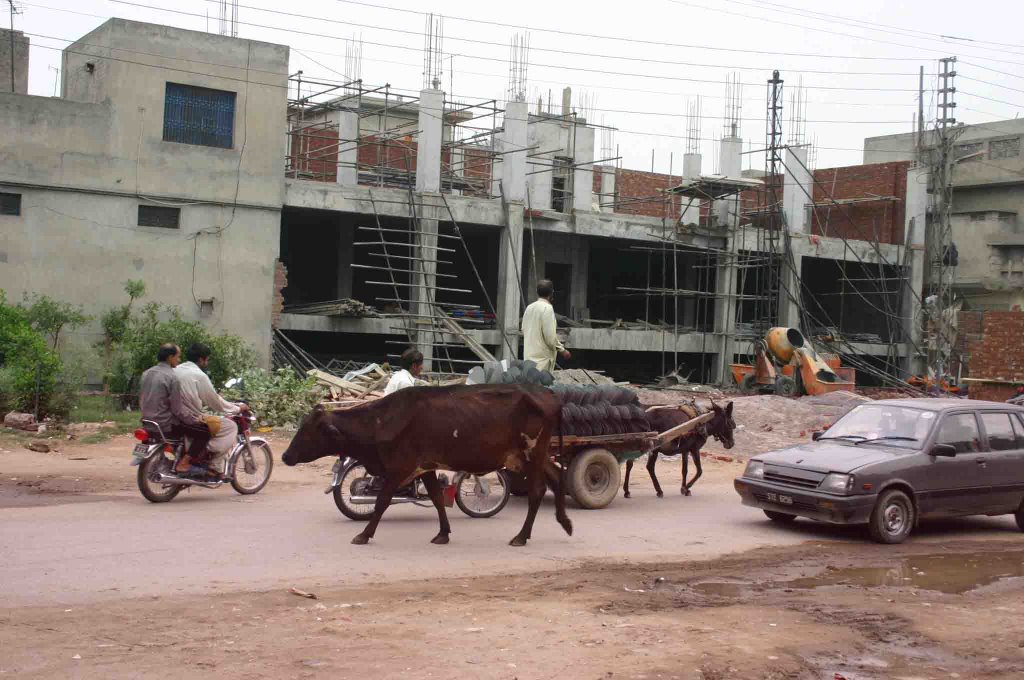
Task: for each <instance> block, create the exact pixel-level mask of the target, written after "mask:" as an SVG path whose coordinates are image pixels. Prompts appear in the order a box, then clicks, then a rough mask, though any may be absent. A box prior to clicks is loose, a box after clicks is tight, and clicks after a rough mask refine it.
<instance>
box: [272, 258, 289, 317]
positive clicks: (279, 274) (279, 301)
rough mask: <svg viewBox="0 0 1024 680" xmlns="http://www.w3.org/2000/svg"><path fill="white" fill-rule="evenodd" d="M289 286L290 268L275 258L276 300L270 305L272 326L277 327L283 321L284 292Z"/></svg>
mask: <svg viewBox="0 0 1024 680" xmlns="http://www.w3.org/2000/svg"><path fill="white" fill-rule="evenodd" d="M287 287H288V268H287V267H285V266H284V262H281V260H274V300H273V302H272V303H271V305H270V327H271V328H277V326H278V324H279V323H280V322H281V310H282V309H284V293H282V292H281V291H283V290H284V289H285V288H287Z"/></svg>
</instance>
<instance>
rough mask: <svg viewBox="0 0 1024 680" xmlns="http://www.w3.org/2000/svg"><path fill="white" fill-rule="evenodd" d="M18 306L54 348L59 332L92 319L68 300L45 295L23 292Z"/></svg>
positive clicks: (79, 325) (82, 324)
mask: <svg viewBox="0 0 1024 680" xmlns="http://www.w3.org/2000/svg"><path fill="white" fill-rule="evenodd" d="M20 307H21V308H22V309H23V310H25V318H26V319H28V322H29V323H30V324H31V325H32V328H34V329H35V330H37V331H39V332H40V333H42V334H43V335H45V336H48V337H49V339H50V342H51V345H50V346H51V347H52V348H53V349H54V350H56V349H58V347H59V346H60V332H61V331H62V330H64V328H65V327H67V328H80V327H81V326H84V325H85V324H87V323H89V322H90V321H92V317H91V316H89V315H88V314H86V313H85V312H84V311H83V310H82V306H81V305H79V306H77V307H76V306H75V305H72V304H71V303H68V302H60V301H58V300H54V299H53V298H51V297H49V296H47V295H38V294H34V295H31V296H29V295H28V294H27V293H26V294H25V299H24V301H23V302H22V303H21V305H20Z"/></svg>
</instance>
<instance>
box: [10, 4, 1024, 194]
mask: <svg viewBox="0 0 1024 680" xmlns="http://www.w3.org/2000/svg"><path fill="white" fill-rule="evenodd" d="M15 4H16V6H18V8H19V10H20V13H19V14H17V15H16V16H15V17H14V27H15V29H17V30H21V31H24V32H25V33H28V34H30V35H29V37H30V40H31V42H32V49H31V52H30V72H29V93H30V94H35V95H40V96H53V94H54V92H55V91H56V92H59V91H60V88H59V81H58V80H57V79H58V78H59V73H57V71H56V70H57V69H58V68H59V66H60V51H59V50H60V48H63V47H64V46H66V45H67V44H68V42H69V41H71V40H74V39H76V38H78V37H80V36H82V35H83V34H85V33H87V32H88V31H90V30H92V29H93V28H95V27H96V26H98V25H100V24H101V23H103V22H104V21H105V20H106V19H108V18H110V17H122V18H125V19H133V20H138V21H148V22H153V23H161V24H167V25H171V26H177V27H180V28H188V29H192V30H199V31H207V30H209V31H211V32H217V31H218V28H219V26H218V24H219V21H218V17H219V2H218V1H217V0H175V1H174V2H166V0H164V2H158V1H157V0H131V2H116V1H114V0H39V1H38V2H37V1H36V0H15ZM239 5H240V7H239V25H238V36H239V37H241V38H251V39H255V40H263V41H267V42H274V43H280V44H285V45H289V46H290V47H291V48H292V49H291V63H290V71H291V72H292V73H294V72H296V71H298V70H300V69H301V70H302V71H303V73H304V77H305V78H321V79H323V80H328V81H332V82H336V81H340V80H342V79H343V74H344V71H345V57H344V55H345V52H346V45H347V41H349V40H352V39H361V40H362V55H363V60H362V71H361V75H362V78H363V82H364V84H366V85H369V86H377V85H384V84H385V83H388V84H390V85H391V86H392V87H393V88H395V91H397V92H400V93H403V94H408V95H415V94H416V93H417V92H418V91H419V90H420V89H421V88H422V87H423V75H422V74H423V61H424V59H423V54H424V53H423V44H424V39H423V32H424V25H425V19H426V17H425V13H427V12H434V13H435V14H438V15H443V16H444V20H443V21H444V23H443V41H442V43H441V45H442V53H443V55H444V56H443V61H442V64H443V74H442V82H443V85H442V88H443V89H445V90H447V91H448V92H450V93H453V94H454V95H455V97H457V98H458V99H459V100H461V101H464V102H467V103H478V102H484V101H487V100H498V101H499V102H503V101H504V99H505V98H506V97H507V94H506V91H507V88H508V73H509V63H508V62H509V41H510V40H511V38H512V36H513V35H515V34H517V33H523V32H528V35H529V38H528V39H529V46H530V50H529V59H528V61H529V65H528V69H527V83H528V85H527V92H528V100H529V101H530V102H532V106H531V110H532V108H534V107H536V101H537V98H538V96H540V97H542V98H543V99H544V100H547V98H548V93H549V92H551V93H552V98H553V99H554V102H555V106H556V108H557V106H558V105H559V104H560V102H561V90H562V88H563V87H564V86H570V87H572V91H573V102H574V105H577V106H579V105H581V104H582V103H585V102H589V103H590V108H591V109H592V112H591V113H590V114H589V120H590V121H591V122H594V123H599V124H601V125H604V126H608V127H614V128H616V132H615V133H614V148H616V149H617V152H616V153H617V154H618V155H620V156H621V158H622V161H621V162H622V166H623V167H626V168H633V169H639V170H650V169H652V157H653V168H654V170H655V171H657V172H669V171H670V169H671V170H672V171H673V172H674V173H676V174H678V173H679V172H680V170H681V167H682V156H683V153H684V152H685V151H686V135H687V119H686V113H687V111H688V110H689V108H690V106H691V105H692V104H694V103H695V101H696V100H697V98H698V97H699V98H700V107H701V112H702V118H701V123H700V134H699V135H698V138H699V139H700V142H699V148H700V151H701V153H702V154H703V171H704V173H705V174H710V173H711V172H714V171H715V170H716V167H715V164H716V156H717V153H716V152H715V150H716V148H717V144H716V142H715V140H716V139H718V138H720V137H721V136H722V130H723V122H724V119H723V116H724V108H725V94H726V84H725V83H726V80H727V79H729V78H731V77H738V79H739V81H740V82H741V83H742V88H741V91H742V110H741V114H740V116H741V119H742V120H741V125H740V135H741V137H743V139H744V141H745V147H746V148H747V149H748V150H751V151H752V153H749V154H747V155H745V156H744V168H748V167H752V168H758V169H763V166H764V155H763V154H758V153H756V150H757V149H763V148H764V145H765V127H766V126H765V106H766V105H765V94H766V90H767V85H766V81H767V80H768V79H769V78H771V77H772V71H773V70H776V69H777V70H778V71H779V72H780V77H781V78H782V79H784V81H785V84H784V94H783V100H784V109H783V118H784V120H785V124H786V127H785V137H784V140H785V141H787V142H788V141H790V140H791V138H792V137H793V132H794V127H795V126H794V125H793V123H792V120H791V119H792V118H793V113H794V109H795V107H794V106H792V105H791V98H792V97H793V96H794V92H795V91H796V89H797V86H798V85H801V84H802V86H803V96H804V98H805V99H806V102H807V103H806V107H805V109H806V114H805V118H806V123H805V126H804V127H805V133H804V135H803V137H802V139H800V140H795V141H804V142H814V144H815V147H816V149H817V151H816V154H817V158H816V167H819V168H825V167H834V166H841V165H856V164H859V163H860V162H861V160H862V151H861V149H862V148H863V140H864V138H865V137H870V136H876V135H887V134H898V133H903V132H909V131H911V129H912V124H913V123H912V121H913V120H914V118H915V116H916V113H917V108H918V81H919V76H918V72H919V68H920V67H921V66H923V67H924V69H925V74H926V75H925V94H924V109H925V118H926V121H930V120H933V119H934V118H935V113H936V110H935V101H936V100H935V97H936V95H935V93H934V90H935V88H936V78H935V74H936V72H937V70H938V62H937V60H938V59H939V58H940V57H944V56H956V57H957V58H958V62H957V64H956V67H955V68H956V72H957V74H958V76H957V78H956V83H955V84H956V87H957V92H956V101H957V109H956V114H955V115H956V118H957V120H958V121H962V122H966V123H985V122H991V121H996V120H1005V119H1007V118H1015V117H1017V116H1019V115H1020V114H1021V113H1022V112H1024V37H1021V35H1020V31H1019V27H1020V26H1021V25H1024V3H1011V2H1006V1H1005V0H1003V1H996V2H984V1H976V2H972V3H969V4H967V3H963V2H955V3H954V2H953V1H952V0H929V1H927V2H925V1H922V0H906V1H905V2H902V3H893V2H891V1H888V0H861V1H860V2H857V3H850V2H836V1H835V0H815V1H814V2H811V1H808V0H772V1H771V2H761V1H758V0H695V1H694V2H690V1H689V0H635V1H633V2H619V3H607V2H606V3H594V2H586V3H583V2H559V3H554V2H549V1H548V2H543V1H541V0H518V1H517V2H514V3H508V2H505V3H499V2H492V1H489V0H481V1H478V2H476V3H452V2H441V1H440V0H294V1H293V2H290V3H282V2H272V1H271V0H239ZM510 10H513V11H511V12H510ZM5 23H6V22H5ZM943 36H946V37H943ZM192 68H193V70H199V69H201V68H202V67H201V66H199V65H195V66H193V67H192ZM499 105H500V104H499ZM596 146H597V147H598V148H597V150H596V153H597V154H598V156H601V154H600V146H601V133H600V132H598V133H597V141H596Z"/></svg>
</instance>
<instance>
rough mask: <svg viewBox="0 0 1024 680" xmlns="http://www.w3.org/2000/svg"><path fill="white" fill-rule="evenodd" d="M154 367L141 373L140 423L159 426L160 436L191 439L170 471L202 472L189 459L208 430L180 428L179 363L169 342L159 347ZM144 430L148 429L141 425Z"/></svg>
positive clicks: (200, 449) (178, 354)
mask: <svg viewBox="0 0 1024 680" xmlns="http://www.w3.org/2000/svg"><path fill="white" fill-rule="evenodd" d="M156 359H157V362H158V363H157V365H156V366H153V367H152V368H149V369H146V371H145V372H144V373H143V374H142V384H141V385H140V387H139V408H140V410H141V411H142V419H143V420H151V421H153V422H155V423H156V424H157V425H159V426H160V431H161V432H163V435H164V437H169V438H174V437H180V436H182V435H187V436H188V437H189V438H190V439H191V440H192V448H191V449H190V450H189V452H188V453H186V454H185V455H184V456H182V457H181V460H180V461H178V464H177V465H176V466H175V468H174V471H175V472H178V473H182V474H192V473H199V472H204V471H203V470H201V469H200V468H197V467H196V466H194V465H192V460H193V459H194V458H196V457H197V456H200V455H201V454H202V452H203V450H204V449H205V448H206V442H207V441H209V439H210V431H209V430H208V429H207V428H206V425H205V424H204V425H202V426H194V427H193V426H190V427H183V426H182V422H181V419H180V418H178V416H177V414H176V410H177V405H178V404H179V403H180V399H179V396H180V395H179V388H178V379H177V377H176V375H175V372H174V370H175V366H177V365H178V364H179V363H180V362H181V350H180V349H179V348H178V346H177V345H175V344H173V343H170V342H168V343H165V344H163V345H160V349H159V350H158V351H157V353H156ZM143 426H146V429H149V428H151V427H152V425H150V424H149V423H143Z"/></svg>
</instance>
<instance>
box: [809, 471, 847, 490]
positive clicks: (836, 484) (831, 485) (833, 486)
mask: <svg viewBox="0 0 1024 680" xmlns="http://www.w3.org/2000/svg"><path fill="white" fill-rule="evenodd" d="M818 488H820V489H821V490H822V491H826V492H828V493H850V492H851V491H853V475H844V474H840V473H838V472H830V473H829V474H828V475H827V476H826V477H825V479H823V480H821V484H819V485H818Z"/></svg>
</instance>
